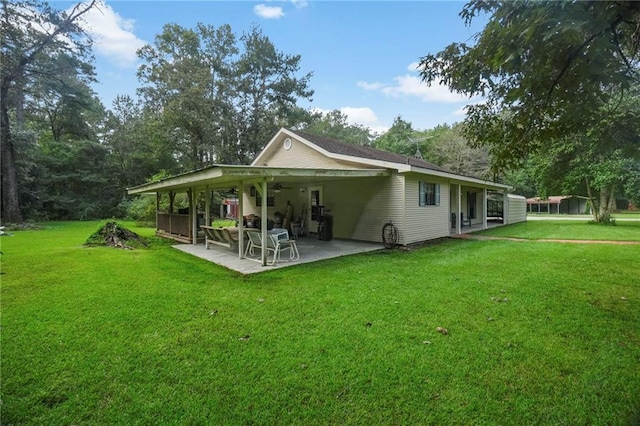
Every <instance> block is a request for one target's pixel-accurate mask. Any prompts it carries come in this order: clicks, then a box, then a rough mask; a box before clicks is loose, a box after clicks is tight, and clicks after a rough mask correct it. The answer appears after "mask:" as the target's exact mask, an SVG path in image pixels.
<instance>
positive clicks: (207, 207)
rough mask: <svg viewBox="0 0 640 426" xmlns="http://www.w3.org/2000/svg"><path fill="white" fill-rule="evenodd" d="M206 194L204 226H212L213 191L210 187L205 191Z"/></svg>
mask: <svg viewBox="0 0 640 426" xmlns="http://www.w3.org/2000/svg"><path fill="white" fill-rule="evenodd" d="M204 193H205V197H204V224H205V225H207V226H209V225H211V219H210V217H211V190H210V189H209V187H206V188H205V189H204Z"/></svg>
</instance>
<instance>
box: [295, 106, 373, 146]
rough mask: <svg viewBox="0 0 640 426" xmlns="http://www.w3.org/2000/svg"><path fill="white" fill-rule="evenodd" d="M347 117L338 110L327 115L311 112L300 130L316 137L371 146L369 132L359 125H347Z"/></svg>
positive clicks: (300, 126)
mask: <svg viewBox="0 0 640 426" xmlns="http://www.w3.org/2000/svg"><path fill="white" fill-rule="evenodd" d="M348 119H349V117H348V116H347V115H346V114H343V113H342V112H341V111H340V110H337V109H334V110H333V111H329V112H327V113H323V112H320V111H312V112H311V113H310V116H309V118H308V120H307V122H306V123H302V124H301V125H299V128H300V130H302V131H304V132H306V133H309V134H312V135H317V136H324V137H327V138H331V139H336V140H340V141H343V142H347V143H352V144H356V145H370V144H371V139H372V137H371V130H370V129H369V128H367V127H364V126H362V125H359V124H349V123H348V122H347V120H348Z"/></svg>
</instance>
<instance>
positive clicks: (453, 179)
mask: <svg viewBox="0 0 640 426" xmlns="http://www.w3.org/2000/svg"><path fill="white" fill-rule="evenodd" d="M407 172H410V173H419V174H423V175H431V176H437V177H441V178H444V179H448V180H449V182H450V183H454V184H460V185H473V186H477V187H480V188H487V189H491V190H494V191H510V190H511V189H513V187H512V186H510V185H505V184H502V183H497V182H492V181H490V180H483V179H478V178H474V177H471V176H462V175H457V174H455V173H448V172H443V171H439V170H431V169H423V168H421V167H415V166H411V169H410V170H409V171H407Z"/></svg>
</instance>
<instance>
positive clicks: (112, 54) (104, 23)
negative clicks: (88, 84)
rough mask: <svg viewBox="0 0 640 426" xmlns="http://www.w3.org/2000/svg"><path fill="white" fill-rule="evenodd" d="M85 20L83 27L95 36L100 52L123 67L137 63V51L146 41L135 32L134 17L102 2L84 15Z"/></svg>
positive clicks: (97, 50) (95, 46)
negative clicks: (122, 14)
mask: <svg viewBox="0 0 640 426" xmlns="http://www.w3.org/2000/svg"><path fill="white" fill-rule="evenodd" d="M84 21H85V23H84V24H83V27H84V29H85V31H87V33H89V34H90V35H91V37H92V38H93V40H94V48H95V50H96V52H97V53H98V54H100V55H103V56H105V57H106V58H107V59H108V60H109V61H111V62H113V63H115V64H116V65H117V66H119V67H121V68H128V67H131V66H133V65H135V63H136V61H137V59H138V56H137V55H136V51H137V50H138V49H139V48H141V47H142V46H144V45H145V44H146V43H145V42H144V41H143V40H141V39H139V38H138V37H137V36H136V35H135V34H134V33H133V29H134V27H135V21H134V20H133V19H125V18H123V17H121V16H120V15H118V14H117V13H116V12H115V11H114V10H113V9H112V8H111V6H109V5H107V4H105V3H100V4H99V5H98V7H97V8H92V9H91V10H90V11H89V12H87V13H86V14H85V15H84Z"/></svg>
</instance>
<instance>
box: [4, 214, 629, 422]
mask: <svg viewBox="0 0 640 426" xmlns="http://www.w3.org/2000/svg"><path fill="white" fill-rule="evenodd" d="M545 224H547V223H541V225H545ZM97 225H98V224H97V223H95V222H93V223H77V222H76V223H56V224H48V225H47V227H46V229H45V230H43V231H20V232H15V233H14V236H12V237H2V238H1V239H0V243H1V244H2V252H3V255H2V257H1V259H2V272H3V273H4V275H2V294H1V296H2V298H1V305H2V352H1V361H2V376H1V378H2V389H1V391H2V395H1V396H2V406H1V408H2V424H47V425H57V424H65V425H68V424H82V425H85V424H96V425H102V424H127V425H129V424H230V425H236V424H265V425H273V424H286V425H290V424H304V425H308V424H318V425H326V424H341V425H342V424H362V425H372V424H438V425H439V424H491V425H492V424H500V425H504V424H515V425H521V424H567V425H575V424H611V425H625V424H629V423H630V422H632V421H633V420H634V419H636V420H637V419H638V418H640V413H639V412H638V409H639V407H640V394H639V392H638V389H640V369H639V368H638V365H640V280H639V279H638V277H639V276H640V274H639V267H638V259H640V246H614V245H567V244H530V243H522V242H511V241H471V240H451V241H446V242H444V243H440V244H435V245H430V246H425V247H424V248H420V249H415V250H411V251H401V250H397V251H387V252H385V251H383V252H379V253H371V254H365V255H357V256H349V257H344V258H339V259H334V260H329V261H324V262H319V263H314V264H302V265H298V266H295V267H291V268H285V269H278V270H274V271H270V272H265V273H262V274H257V275H252V276H248V277H243V276H241V275H238V274H236V273H234V272H230V271H228V270H225V269H223V268H221V267H218V266H216V265H214V264H211V263H208V262H206V261H203V260H201V259H197V258H194V257H191V256H189V255H187V254H185V253H182V252H179V251H177V250H175V249H172V248H171V247H170V246H169V244H168V243H166V242H164V241H160V240H154V241H153V243H152V246H151V248H150V249H146V250H135V251H123V250H116V249H111V248H100V247H94V248H83V247H82V242H83V241H84V240H85V239H86V238H87V237H88V236H89V235H90V234H91V233H92V232H93V231H94V230H95V229H96V228H97ZM584 226H587V225H586V224H585V225H584ZM513 229H516V230H517V228H516V227H513ZM607 229H608V230H612V229H617V227H607ZM134 230H136V231H138V232H142V233H144V234H146V235H151V234H152V231H151V230H148V229H140V228H134ZM525 230H526V228H525ZM538 232H541V231H538ZM636 232H637V231H636ZM437 327H444V328H446V329H448V334H447V335H443V334H441V333H439V332H438V331H437V330H436V328H437Z"/></svg>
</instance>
